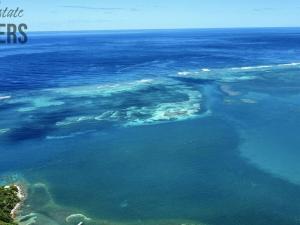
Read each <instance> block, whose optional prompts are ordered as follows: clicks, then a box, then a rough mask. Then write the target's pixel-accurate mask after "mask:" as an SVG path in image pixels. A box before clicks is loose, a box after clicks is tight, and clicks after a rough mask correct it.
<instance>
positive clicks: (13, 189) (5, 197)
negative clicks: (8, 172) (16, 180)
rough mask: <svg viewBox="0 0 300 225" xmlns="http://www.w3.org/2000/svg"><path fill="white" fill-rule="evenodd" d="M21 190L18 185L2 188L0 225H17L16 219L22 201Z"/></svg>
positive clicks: (0, 190) (0, 191)
mask: <svg viewBox="0 0 300 225" xmlns="http://www.w3.org/2000/svg"><path fill="white" fill-rule="evenodd" d="M21 192H22V191H21V188H20V187H19V186H17V185H11V186H4V187H0V225H16V224H17V223H15V222H14V217H15V214H16V211H17V210H18V208H19V207H20V203H21V201H22V193H21Z"/></svg>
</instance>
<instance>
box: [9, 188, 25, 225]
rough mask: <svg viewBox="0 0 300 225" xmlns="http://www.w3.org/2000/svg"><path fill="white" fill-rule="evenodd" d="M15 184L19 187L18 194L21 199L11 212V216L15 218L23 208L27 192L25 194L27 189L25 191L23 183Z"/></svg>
mask: <svg viewBox="0 0 300 225" xmlns="http://www.w3.org/2000/svg"><path fill="white" fill-rule="evenodd" d="M13 186H15V187H16V188H17V189H18V191H17V196H18V198H19V199H20V202H18V203H17V204H16V205H15V207H14V208H13V209H12V210H11V212H10V215H11V217H12V218H13V219H15V218H16V217H17V213H18V211H19V210H20V209H21V207H22V204H23V202H24V200H25V198H26V194H25V191H24V188H23V187H22V185H20V184H14V185H13Z"/></svg>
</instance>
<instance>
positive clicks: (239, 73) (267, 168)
mask: <svg viewBox="0 0 300 225" xmlns="http://www.w3.org/2000/svg"><path fill="white" fill-rule="evenodd" d="M29 38H30V41H29V43H28V44H26V45H23V46H1V51H0V59H1V60H0V69H1V73H0V81H1V82H0V118H1V120H0V175H1V176H0V182H2V183H7V182H12V181H22V182H26V183H27V187H28V193H29V196H28V200H27V205H28V206H27V207H25V209H24V210H23V212H22V214H23V215H26V214H29V213H31V212H33V213H35V216H36V217H37V218H36V221H37V223H36V224H41V225H47V224H49V225H50V224H51V225H57V224H59V225H60V224H73V223H72V222H70V221H69V220H68V219H66V218H67V217H68V215H70V214H76V213H81V214H84V215H85V216H87V217H90V218H91V219H90V220H85V221H84V224H114V225H116V224H153V225H154V224H155V225H160V224H168V225H172V224H174V225H175V224H188V225H191V224H198V225H270V224H272V225H273V224H274V225H297V224H300V216H299V215H300V186H299V185H300V166H299V163H298V159H299V157H300V151H299V149H300V140H299V138H298V134H299V132H300V127H299V124H300V29H296V28H293V29H288V28H286V29H284V28H277V29H275V28H274V29H273V28H272V29H207V30H153V31H114V32H112V31H110V32H109V31H106V32H89V33H84V32H77V33H76V32H75V33H32V34H31V35H29ZM81 220H82V218H81ZM81 220H79V221H75V222H74V223H76V224H78V223H79V222H80V221H81ZM66 221H67V222H66ZM68 221H69V223H68Z"/></svg>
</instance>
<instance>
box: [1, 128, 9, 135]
mask: <svg viewBox="0 0 300 225" xmlns="http://www.w3.org/2000/svg"><path fill="white" fill-rule="evenodd" d="M9 131H10V128H4V129H0V135H1V134H5V133H7V132H9Z"/></svg>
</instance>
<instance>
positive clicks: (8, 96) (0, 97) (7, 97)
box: [0, 95, 11, 100]
mask: <svg viewBox="0 0 300 225" xmlns="http://www.w3.org/2000/svg"><path fill="white" fill-rule="evenodd" d="M10 98H11V96H10V95H6V96H0V100H6V99H10Z"/></svg>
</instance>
